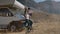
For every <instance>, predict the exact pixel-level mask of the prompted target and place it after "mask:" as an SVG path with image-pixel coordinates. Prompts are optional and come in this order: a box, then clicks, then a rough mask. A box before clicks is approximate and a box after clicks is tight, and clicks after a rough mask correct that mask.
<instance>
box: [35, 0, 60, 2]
mask: <svg viewBox="0 0 60 34" xmlns="http://www.w3.org/2000/svg"><path fill="white" fill-rule="evenodd" d="M34 1H36V2H43V1H45V0H34ZM54 1H56V2H59V1H60V0H54Z"/></svg>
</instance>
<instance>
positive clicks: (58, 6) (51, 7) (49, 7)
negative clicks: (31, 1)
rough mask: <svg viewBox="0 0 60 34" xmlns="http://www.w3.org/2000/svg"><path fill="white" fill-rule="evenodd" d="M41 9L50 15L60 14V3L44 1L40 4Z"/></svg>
mask: <svg viewBox="0 0 60 34" xmlns="http://www.w3.org/2000/svg"><path fill="white" fill-rule="evenodd" d="M39 5H40V9H41V10H42V11H46V12H48V13H54V14H60V2H55V1H51V2H49V1H44V2H40V3H39Z"/></svg>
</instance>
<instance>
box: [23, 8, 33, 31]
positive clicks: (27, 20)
mask: <svg viewBox="0 0 60 34" xmlns="http://www.w3.org/2000/svg"><path fill="white" fill-rule="evenodd" d="M29 10H30V8H25V12H24V16H25V23H24V25H25V27H26V28H27V32H30V30H31V29H32V24H33V22H32V21H31V20H30V16H31V13H29V12H30V11H29Z"/></svg>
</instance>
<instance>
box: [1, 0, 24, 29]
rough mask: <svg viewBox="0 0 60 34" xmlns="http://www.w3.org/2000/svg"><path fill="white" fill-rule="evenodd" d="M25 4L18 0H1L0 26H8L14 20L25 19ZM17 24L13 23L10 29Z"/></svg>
mask: <svg viewBox="0 0 60 34" xmlns="http://www.w3.org/2000/svg"><path fill="white" fill-rule="evenodd" d="M24 9H25V6H24V5H23V4H21V3H20V2H18V1H17V0H0V28H7V26H8V25H10V23H11V22H12V21H18V20H21V19H24V17H23V16H22V15H23V14H24ZM15 27H16V26H14V25H13V24H12V25H11V26H10V29H14V28H15Z"/></svg>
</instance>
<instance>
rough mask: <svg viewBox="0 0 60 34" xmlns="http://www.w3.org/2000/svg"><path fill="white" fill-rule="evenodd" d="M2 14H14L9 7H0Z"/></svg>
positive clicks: (0, 13) (0, 14)
mask: <svg viewBox="0 0 60 34" xmlns="http://www.w3.org/2000/svg"><path fill="white" fill-rule="evenodd" d="M0 16H13V14H12V13H11V11H10V10H9V9H8V8H0Z"/></svg>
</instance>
